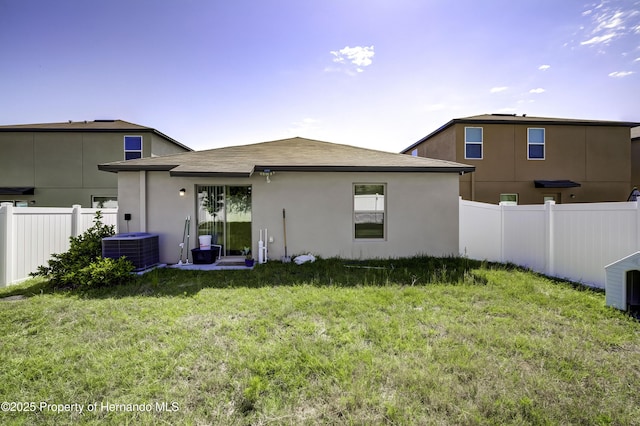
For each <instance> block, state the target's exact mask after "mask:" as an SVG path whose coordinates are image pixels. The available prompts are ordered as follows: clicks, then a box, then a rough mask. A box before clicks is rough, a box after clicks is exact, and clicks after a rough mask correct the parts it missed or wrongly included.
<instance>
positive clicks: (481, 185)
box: [402, 114, 640, 204]
mask: <svg viewBox="0 0 640 426" xmlns="http://www.w3.org/2000/svg"><path fill="white" fill-rule="evenodd" d="M639 124H640V123H630V122H619V121H596V120H574V119H561V118H540V117H529V116H516V115H515V114H490V115H478V116H473V117H466V118H456V119H453V120H451V121H449V122H448V123H446V124H445V125H444V126H442V127H440V128H439V129H437V130H436V131H434V132H432V133H430V134H429V135H427V136H425V137H424V138H422V139H420V140H419V141H418V142H416V143H414V144H413V145H411V146H410V147H408V148H407V149H405V150H404V151H402V152H403V153H404V154H411V155H417V156H420V157H430V158H440V159H443V160H449V161H460V162H464V163H467V164H471V165H473V166H475V167H476V172H475V173H473V174H471V175H464V176H461V177H460V195H461V196H462V197H463V198H464V199H468V200H473V201H481V202H486V203H493V204H497V203H499V202H500V201H504V202H510V203H518V204H538V203H543V202H544V201H545V200H555V201H556V203H572V202H604V201H626V200H627V197H628V196H629V193H630V192H631V189H632V187H633V184H634V183H633V182H632V179H631V158H630V145H631V138H630V128H631V127H634V126H638V125H639Z"/></svg>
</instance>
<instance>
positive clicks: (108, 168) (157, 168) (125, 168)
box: [98, 164, 178, 173]
mask: <svg viewBox="0 0 640 426" xmlns="http://www.w3.org/2000/svg"><path fill="white" fill-rule="evenodd" d="M176 167H178V166H177V165H175V164H174V165H168V164H160V165H146V166H140V165H136V164H98V170H101V171H103V172H112V173H118V172H138V171H149V172H168V171H170V170H172V169H174V168H176Z"/></svg>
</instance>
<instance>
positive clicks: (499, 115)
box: [491, 114, 516, 117]
mask: <svg viewBox="0 0 640 426" xmlns="http://www.w3.org/2000/svg"><path fill="white" fill-rule="evenodd" d="M491 115H494V116H496V117H515V116H516V115H515V114H491Z"/></svg>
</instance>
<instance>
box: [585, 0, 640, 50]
mask: <svg viewBox="0 0 640 426" xmlns="http://www.w3.org/2000/svg"><path fill="white" fill-rule="evenodd" d="M598 3H599V4H597V6H595V7H591V8H589V9H587V10H585V11H584V12H582V17H583V19H585V20H586V21H587V22H586V23H585V24H584V25H583V26H581V27H580V30H581V32H582V33H583V34H582V35H581V36H580V37H581V38H582V39H583V41H581V42H580V45H581V46H589V47H593V46H608V45H610V44H611V43H612V42H614V41H615V40H618V39H622V38H624V37H625V36H627V35H633V34H634V33H635V34H638V33H640V13H638V11H637V10H636V9H637V2H636V5H634V4H633V2H629V1H626V0H600V1H599V2H598ZM591 6H594V5H591Z"/></svg>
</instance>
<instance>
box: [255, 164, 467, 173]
mask: <svg viewBox="0 0 640 426" xmlns="http://www.w3.org/2000/svg"><path fill="white" fill-rule="evenodd" d="M475 169H476V168H475V167H474V166H421V167H414V166H329V165H327V166H256V167H255V170H256V171H265V170H272V171H274V172H388V173H389V172H390V173H460V172H465V173H471V172H473V171H475Z"/></svg>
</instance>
